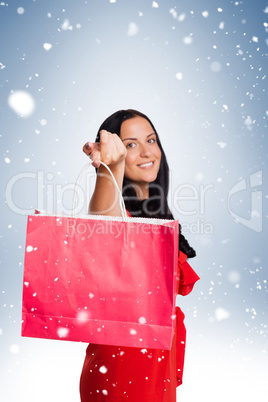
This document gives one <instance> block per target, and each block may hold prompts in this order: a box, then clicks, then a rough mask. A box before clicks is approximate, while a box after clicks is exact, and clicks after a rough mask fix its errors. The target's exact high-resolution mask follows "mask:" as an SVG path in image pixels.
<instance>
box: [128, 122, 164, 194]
mask: <svg viewBox="0 0 268 402" xmlns="http://www.w3.org/2000/svg"><path fill="white" fill-rule="evenodd" d="M120 138H121V140H122V141H123V144H124V145H125V147H126V149H127V156H126V159H125V177H126V178H127V179H128V180H129V181H130V182H131V183H132V184H134V185H136V186H138V188H139V189H140V191H137V190H136V193H137V196H138V197H139V198H148V197H149V183H151V182H153V181H154V180H155V179H156V177H157V174H158V171H159V168H160V162H161V150H160V148H159V146H158V144H157V139H156V134H155V132H154V130H153V128H152V126H151V124H150V123H149V121H148V120H146V119H144V118H143V117H140V116H137V117H134V118H131V119H129V120H126V121H124V122H123V123H122V125H121V130H120ZM134 188H135V186H134Z"/></svg>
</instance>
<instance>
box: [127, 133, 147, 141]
mask: <svg viewBox="0 0 268 402" xmlns="http://www.w3.org/2000/svg"><path fill="white" fill-rule="evenodd" d="M151 135H155V133H151V134H148V135H147V137H146V138H148V137H151ZM127 140H131V141H137V138H124V139H123V140H122V142H124V141H127Z"/></svg>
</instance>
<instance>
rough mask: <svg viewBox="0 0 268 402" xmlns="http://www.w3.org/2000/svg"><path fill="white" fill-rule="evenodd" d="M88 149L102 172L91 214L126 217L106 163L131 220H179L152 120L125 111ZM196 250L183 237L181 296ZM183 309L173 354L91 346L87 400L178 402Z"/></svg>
mask: <svg viewBox="0 0 268 402" xmlns="http://www.w3.org/2000/svg"><path fill="white" fill-rule="evenodd" d="M83 151H84V152H85V153H86V155H88V156H89V157H90V158H91V160H92V165H93V166H95V167H96V169H97V180H96V186H95V190H94V193H93V195H92V198H91V201H90V205H89V212H90V213H94V214H103V215H111V216H121V210H120V206H119V200H118V195H117V191H116V188H115V186H114V184H113V182H112V181H111V180H110V177H109V175H107V171H105V167H103V165H100V160H101V161H102V162H104V163H105V164H106V165H108V166H109V167H110V169H111V171H112V173H113V175H114V177H115V179H116V181H117V183H118V186H119V188H120V190H121V191H122V193H123V196H124V200H125V204H126V208H127V210H128V212H129V214H130V215H131V216H142V217H155V218H167V219H173V216H172V214H171V212H170V210H169V207H168V203H167V194H168V183H169V168H168V164H167V160H166V156H165V153H164V151H163V148H162V146H161V143H160V140H159V137H158V134H157V132H156V130H155V128H154V126H153V124H152V122H151V121H150V120H149V118H148V117H147V116H145V115H144V114H142V113H140V112H138V111H136V110H130V109H129V110H120V111H118V112H116V113H114V114H113V115H111V116H110V117H108V118H107V119H106V120H105V121H104V122H103V124H102V125H101V127H100V129H99V132H98V135H97V138H96V142H95V143H91V142H87V143H86V144H85V145H84V147H83ZM194 256H195V251H194V250H193V249H192V248H191V247H190V246H189V244H188V242H187V240H186V239H185V238H184V237H183V235H182V234H181V233H180V237H179V257H178V265H179V277H180V279H179V280H178V293H179V294H182V295H187V294H188V293H190V292H191V290H192V288H193V286H194V283H195V282H196V281H197V280H198V279H199V277H198V276H197V275H196V273H195V272H194V271H193V270H192V268H191V267H190V266H189V265H188V263H187V262H186V259H187V257H188V258H190V257H194ZM183 319H184V314H183V313H182V311H181V310H180V309H179V308H177V311H176V323H177V325H176V333H175V335H174V338H173V343H172V348H171V350H158V349H139V348H130V347H117V346H107V345H95V344H90V345H89V346H88V348H87V352H86V358H85V362H84V366H83V370H82V374H81V380H80V395H81V402H89V401H113V402H117V401H118V402H119V401H131V402H134V401H135V402H151V401H154V402H175V401H176V387H177V386H178V385H180V384H181V382H182V373H183V363H184V350H185V327H184V324H183Z"/></svg>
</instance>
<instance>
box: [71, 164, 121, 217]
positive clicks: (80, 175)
mask: <svg viewBox="0 0 268 402" xmlns="http://www.w3.org/2000/svg"><path fill="white" fill-rule="evenodd" d="M100 164H101V165H103V166H104V167H105V168H106V169H107V170H108V172H109V173H110V174H111V176H112V179H113V181H114V184H115V186H116V189H117V192H118V196H119V200H120V202H119V206H120V209H121V213H122V218H123V221H126V220H127V216H128V215H127V212H126V206H125V202H124V199H123V196H122V193H121V191H120V188H119V187H118V184H117V182H116V180H115V177H114V175H113V173H112V171H111V169H110V168H109V167H108V166H107V165H106V164H105V163H104V162H102V161H100ZM90 166H91V162H90V163H87V164H86V165H85V166H84V167H83V168H82V170H81V172H80V173H79V175H78V177H77V180H76V182H75V185H74V192H73V201H72V215H74V210H75V208H76V207H77V198H76V199H75V195H76V188H77V186H78V185H79V186H80V183H81V181H82V179H83V177H84V175H85V172H86V170H87V169H88V168H89V167H90Z"/></svg>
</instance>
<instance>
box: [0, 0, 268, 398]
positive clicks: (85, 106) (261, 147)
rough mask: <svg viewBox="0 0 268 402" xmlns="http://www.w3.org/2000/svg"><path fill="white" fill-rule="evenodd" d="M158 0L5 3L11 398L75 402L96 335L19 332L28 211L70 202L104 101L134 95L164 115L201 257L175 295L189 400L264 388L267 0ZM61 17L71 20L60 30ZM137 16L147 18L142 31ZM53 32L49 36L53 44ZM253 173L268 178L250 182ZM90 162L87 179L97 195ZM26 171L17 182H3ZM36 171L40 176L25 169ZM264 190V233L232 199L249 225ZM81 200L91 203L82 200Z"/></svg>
mask: <svg viewBox="0 0 268 402" xmlns="http://www.w3.org/2000/svg"><path fill="white" fill-rule="evenodd" d="M157 3H158V6H159V7H152V1H141V0H139V1H123V0H117V1H116V2H115V3H110V2H109V1H108V0H100V1H90V0H88V1H80V0H78V1H69V0H59V1H54V2H53V1H50V0H48V1H41V0H40V1H38V0H36V1H30V0H28V1H23V0H21V1H13V0H11V1H9V2H8V4H6V2H1V3H0V31H1V35H0V63H2V64H0V68H1V66H2V68H1V69H0V144H1V159H0V164H1V232H0V244H1V264H0V275H1V276H0V300H1V302H0V314H1V315H0V342H1V358H0V361H1V363H0V364H1V367H0V370H1V371H0V372H1V387H0V399H1V401H3V402H14V401H16V402H22V401H23V402H24V401H27V402H31V401H35V402H36V401H37V402H43V401H47V400H50V401H56V400H57V401H58V400H59V401H66V402H67V401H70V402H71V401H72V402H74V401H79V393H78V385H79V376H80V371H81V367H82V363H83V359H84V353H85V348H86V345H85V344H78V343H71V342H59V341H46V340H38V339H26V338H21V336H20V320H21V297H22V276H23V259H24V245H25V231H26V215H27V210H29V211H33V210H34V208H42V209H46V210H49V209H50V210H51V209H53V210H54V211H58V212H61V211H62V210H63V209H66V208H70V206H71V196H72V191H71V188H72V187H73V183H74V182H75V180H76V178H77V175H78V173H79V171H80V170H81V168H82V167H83V166H84V164H85V163H86V162H87V161H86V158H85V157H84V156H83V155H82V152H81V148H82V145H83V144H84V143H85V142H86V141H87V140H93V139H94V138H95V133H96V131H97V129H98V127H99V125H100V123H101V122H102V121H103V120H104V119H105V118H106V117H107V116H108V115H109V114H111V113H113V112H114V111H116V110H118V109H123V108H136V109H138V110H141V111H142V112H144V113H145V114H147V115H148V116H149V117H150V118H151V119H152V121H153V122H154V124H155V126H156V128H157V130H158V132H159V134H160V137H161V140H162V143H163V146H164V148H165V150H166V154H167V157H168V160H169V164H170V169H171V189H170V206H171V208H172V211H173V212H174V215H175V216H176V218H178V219H179V220H180V221H181V222H182V223H184V224H185V225H187V226H185V232H186V233H185V234H186V236H187V238H188V239H189V241H190V243H191V244H192V245H193V246H194V247H195V248H196V250H197V255H198V256H197V258H195V259H194V260H191V263H192V265H193V267H194V269H195V270H196V271H197V273H198V274H199V275H200V277H201V281H199V282H198V283H197V285H196V287H195V289H194V291H193V292H192V294H191V295H190V296H188V297H186V298H182V297H178V304H179V305H180V306H181V308H182V310H183V311H184V312H185V314H186V319H185V321H186V326H187V330H188V338H187V353H186V363H185V372H184V384H183V386H182V387H179V388H178V391H177V392H178V400H179V401H182V402H188V401H193V400H195V399H197V398H198V399H199V400H200V399H201V400H206V401H207V402H214V401H215V400H217V401H218V402H221V401H226V400H228V401H236V400H238V398H239V400H243V401H244V402H249V401H252V400H253V399H254V400H256V399H259V398H262V399H263V397H265V395H267V392H268V389H267V372H268V362H267V263H266V261H267V227H266V218H267V184H266V170H265V168H266V160H265V157H267V139H266V136H267V118H268V106H267V95H266V88H267V79H266V74H267V44H268V42H267V40H268V39H267V22H268V14H267V12H265V10H266V7H267V5H268V4H267V2H266V1H262V0H257V1H254V2H253V1H230V0H218V1H213V0H210V1H209V0H205V1H202V2H201V1H198V0H190V1H178V0H174V1H169V0H168V1H164V0H159V1H158V2H157ZM18 7H23V9H24V13H23V14H19V13H18V12H17V9H18ZM219 8H221V9H222V11H220V10H219ZM171 9H173V10H175V11H176V13H177V17H176V18H175V13H174V11H173V12H172V13H171V12H170V10H171ZM203 11H208V13H209V15H208V17H207V18H205V17H204V16H203V15H202V12H203ZM49 13H50V14H49ZM182 14H185V18H184V20H183V21H179V20H178V17H179V16H181V15H182ZM49 15H51V16H49ZM181 19H182V18H181ZM65 20H69V25H70V26H72V27H73V29H72V30H71V29H67V30H64V29H62V24H63V23H64V21H65ZM222 22H224V27H223V24H221V23H222ZM130 23H134V24H136V26H137V27H138V28H139V29H138V32H137V33H136V34H135V35H132V36H129V35H128V34H127V32H128V29H129V24H130ZM265 23H266V25H265ZM77 24H80V25H81V27H79V26H77ZM219 26H221V28H223V29H221V28H219ZM188 36H190V37H191V38H192V43H191V44H188V45H187V44H185V43H184V41H183V38H185V37H188ZM254 37H257V38H258V42H256V39H255V40H254ZM44 43H51V44H52V45H53V46H52V48H51V49H50V50H49V51H46V50H45V49H44V48H43V44H44ZM215 62H217V63H219V64H218V65H219V66H220V71H218V72H215V71H213V67H212V66H213V64H212V63H215ZM3 66H5V67H3ZM177 73H181V74H182V79H181V80H179V79H177V78H176V74H177ZM16 90H23V91H26V92H28V93H29V94H31V95H32V97H33V98H34V100H35V103H36V108H35V111H34V112H33V113H32V114H31V115H30V116H29V117H27V118H23V117H21V116H18V115H17V114H16V113H15V112H14V110H12V109H11V108H10V107H9V106H8V98H9V95H10V93H11V91H16ZM43 119H45V120H46V122H47V124H46V125H42V120H43ZM221 143H224V144H226V146H225V147H221V146H220V144H221ZM5 158H9V160H10V163H6V162H5V160H6V159H5ZM25 158H27V159H25ZM25 160H26V161H27V160H28V162H25ZM38 172H39V173H38ZM256 172H260V173H259V176H260V175H262V180H263V183H262V184H261V183H259V185H258V186H257V187H256V188H255V187H254V188H253V187H252V188H251V187H250V176H251V175H252V174H254V173H256ZM93 173H94V171H93V169H92V171H91V172H89V173H88V177H87V179H88V180H85V181H84V182H83V186H84V188H86V196H85V198H87V201H88V196H89V195H90V191H91V189H92V185H93V179H92V177H93ZM18 174H22V175H24V177H25V178H24V179H21V180H19V181H17V182H16V184H14V186H13V189H12V194H11V195H10V194H9V193H8V192H6V189H7V188H8V187H7V186H8V183H10V180H12V178H14V177H17V176H16V175H18ZM29 174H33V175H35V177H36V179H29V178H28V179H27V178H26V176H27V175H29ZM37 176H38V177H39V187H38V183H37V182H38V180H37ZM243 178H245V183H246V184H247V188H246V189H245V190H243V191H240V192H237V193H236V194H234V195H233V196H232V198H231V203H230V208H228V194H229V192H230V190H231V189H232V188H233V187H234V186H235V185H236V184H237V183H239V181H241V180H242V179H243ZM40 183H41V184H40ZM87 184H90V185H89V186H87ZM42 185H43V189H42V191H40V186H42ZM57 186H58V187H57ZM179 186H183V190H182V192H180V193H179V194H180V195H181V196H182V195H184V196H191V195H193V191H196V194H197V199H195V200H188V201H187V200H186V201H182V200H181V199H180V200H179V201H178V200H176V196H178V191H180V187H179ZM186 186H192V187H191V189H190V187H188V188H186ZM205 186H209V187H207V191H206V192H205V195H204V197H203V198H202V196H201V192H200V191H201V190H202V188H204V187H205ZM88 187H90V189H88ZM57 188H58V194H57V193H56V189H57ZM59 189H61V191H62V192H63V193H64V194H63V197H60V192H59ZM193 189H194V190H193ZM254 191H259V192H260V193H259V197H261V199H262V202H263V204H262V207H261V206H260V204H259V207H258V210H257V211H255V212H254V211H253V212H254V213H253V215H254V216H255V218H254V216H253V220H252V225H254V222H256V220H257V221H258V224H259V229H258V231H256V230H254V228H255V229H256V226H254V228H253V227H246V226H245V225H243V224H241V223H239V222H236V221H235V219H234V218H233V216H231V213H230V210H229V209H231V210H232V212H233V213H235V214H237V215H238V216H241V217H244V218H245V219H247V220H248V222H249V220H250V210H251V209H252V205H251V199H252V194H253V192H254ZM10 197H11V198H10ZM62 198H63V201H62ZM11 200H12V202H13V203H14V204H15V205H16V206H17V208H19V209H20V210H21V213H18V212H15V211H14V208H13V207H12V205H11ZM61 201H62V202H61ZM80 212H84V213H85V212H86V201H85V202H84V204H83V206H82V208H81V211H80ZM189 213H192V214H189ZM254 219H255V220H254ZM253 221H254V222H253ZM261 222H262V228H260V223H261ZM249 225H251V223H250V222H249ZM208 228H209V230H208ZM206 232H209V233H206ZM219 309H223V310H219ZM220 311H223V313H224V315H225V318H223V315H221V314H219V312H220Z"/></svg>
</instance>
